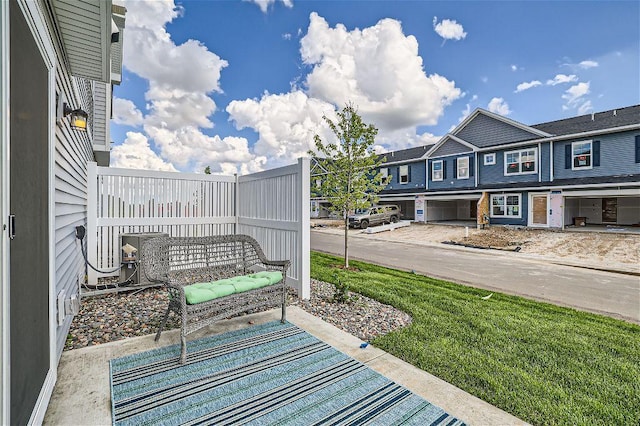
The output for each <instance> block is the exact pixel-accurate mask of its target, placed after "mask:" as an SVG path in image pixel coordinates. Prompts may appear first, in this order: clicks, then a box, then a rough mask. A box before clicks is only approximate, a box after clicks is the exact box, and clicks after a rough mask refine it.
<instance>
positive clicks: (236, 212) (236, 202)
mask: <svg viewBox="0 0 640 426" xmlns="http://www.w3.org/2000/svg"><path fill="white" fill-rule="evenodd" d="M233 177H234V184H233V218H234V222H233V233H234V234H236V235H237V234H238V219H239V218H240V182H239V181H238V173H234V174H233Z"/></svg>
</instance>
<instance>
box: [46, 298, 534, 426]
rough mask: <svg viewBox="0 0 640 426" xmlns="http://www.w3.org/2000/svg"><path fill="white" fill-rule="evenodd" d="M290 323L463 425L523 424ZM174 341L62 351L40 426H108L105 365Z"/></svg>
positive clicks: (234, 324)
mask: <svg viewBox="0 0 640 426" xmlns="http://www.w3.org/2000/svg"><path fill="white" fill-rule="evenodd" d="M277 319H279V312H278V310H277V309H274V310H271V311H267V312H263V313H258V314H252V315H249V316H243V317H237V318H234V319H230V320H225V321H222V322H219V323H218V324H217V325H215V326H214V327H209V328H207V329H204V330H201V331H200V332H198V333H195V334H196V335H195V336H194V337H193V338H199V337H203V336H206V335H213V334H219V333H223V332H227V331H232V330H239V329H243V328H247V327H251V325H250V323H252V324H264V323H267V322H270V321H274V320H277ZM288 321H289V322H291V323H292V324H294V325H296V326H297V327H299V328H301V329H303V330H305V331H306V332H308V333H309V334H311V335H313V336H315V337H317V338H318V339H320V340H322V341H324V342H326V343H327V344H329V345H331V346H333V347H334V348H336V349H338V350H340V351H342V352H343V353H345V354H347V355H348V356H350V357H352V358H354V359H356V360H358V361H360V362H362V363H364V364H365V365H367V366H368V367H370V368H371V369H373V370H374V371H376V372H378V373H380V374H382V375H384V376H386V377H387V378H389V379H391V380H393V381H395V382H396V383H398V384H400V385H402V386H404V387H406V388H407V389H409V390H410V391H412V392H414V393H415V394H416V395H419V396H421V397H423V398H425V399H427V400H428V401H429V402H431V403H433V404H435V405H437V406H439V407H441V408H442V409H444V410H445V411H447V412H448V413H449V414H451V415H453V416H456V417H458V418H460V419H462V420H463V421H465V422H467V424H525V423H524V422H522V421H521V420H519V419H517V418H515V417H513V416H512V415H510V414H508V413H505V412H504V411H502V410H499V409H498V408H495V407H493V406H491V405H490V404H488V403H486V402H484V401H482V400H480V399H478V398H476V397H474V396H472V395H470V394H468V393H466V392H464V391H462V390H460V389H458V388H456V387H454V386H452V385H450V384H448V383H446V382H444V381H443V380H440V379H438V378H437V377H435V376H432V375H430V374H428V373H426V372H424V371H422V370H419V369H417V368H415V367H413V366H411V365H409V364H407V363H405V362H404V361H401V360H399V359H398V358H396V357H394V356H392V355H389V354H388V353H386V352H384V351H382V350H380V349H377V348H374V347H372V346H368V347H367V348H365V349H361V348H360V343H361V341H360V340H359V339H358V338H356V337H354V336H352V335H350V334H348V333H346V332H344V331H342V330H339V329H338V328H336V327H334V326H332V325H330V324H328V323H326V322H324V321H322V320H321V319H319V318H317V317H315V316H313V315H311V314H309V313H307V312H305V311H303V310H302V309H300V308H298V307H295V306H292V307H290V308H289V310H288ZM178 342H179V330H171V331H168V332H165V333H163V335H162V338H161V340H160V342H158V343H156V342H154V341H153V335H148V336H144V337H138V338H130V339H124V340H120V341H116V342H112V343H107V344H103V345H98V346H93V347H88V348H84V349H76V350H72V351H66V352H64V353H63V355H62V357H61V359H60V364H59V367H58V381H57V383H56V386H55V388H54V391H53V395H52V397H51V401H50V404H49V407H48V409H47V412H46V414H45V418H44V424H78V423H80V422H81V423H83V424H109V423H111V396H110V385H109V363H108V361H109V360H110V359H113V358H118V357H122V356H125V355H129V354H135V353H138V352H143V351H146V350H149V349H154V348H157V347H163V346H168V345H171V344H176V343H178Z"/></svg>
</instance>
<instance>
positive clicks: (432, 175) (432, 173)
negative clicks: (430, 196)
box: [431, 160, 444, 182]
mask: <svg viewBox="0 0 640 426" xmlns="http://www.w3.org/2000/svg"><path fill="white" fill-rule="evenodd" d="M436 163H440V179H436V178H435V177H434V174H435V172H436V170H435V168H434V167H433V166H434V165H435V164H436ZM431 180H432V181H433V182H442V181H443V180H444V163H443V161H442V160H434V161H432V162H431Z"/></svg>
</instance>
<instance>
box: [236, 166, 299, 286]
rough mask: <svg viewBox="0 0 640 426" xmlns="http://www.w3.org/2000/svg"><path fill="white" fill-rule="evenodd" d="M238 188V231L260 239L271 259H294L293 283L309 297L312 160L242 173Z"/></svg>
mask: <svg viewBox="0 0 640 426" xmlns="http://www.w3.org/2000/svg"><path fill="white" fill-rule="evenodd" d="M237 188H238V189H237V190H238V192H237V195H238V210H237V211H238V227H237V232H238V234H246V235H250V236H252V237H254V238H255V239H256V240H258V242H260V245H261V246H262V249H263V250H264V252H265V254H266V255H267V257H268V258H270V259H275V260H280V259H291V268H290V271H289V274H290V283H291V284H292V285H294V286H295V287H296V288H298V290H299V294H300V296H301V297H303V298H304V299H308V298H309V296H310V289H309V284H308V283H309V280H308V276H309V268H310V265H309V262H310V260H309V250H310V247H309V228H310V223H309V220H310V216H309V214H310V211H309V192H310V183H309V160H303V159H300V160H299V161H298V164H294V165H292V166H287V167H281V168H279V169H273V170H267V171H264V172H259V173H254V174H251V175H246V176H240V177H238V187H237ZM293 253H299V255H293ZM298 277H300V278H298ZM302 277H306V278H302Z"/></svg>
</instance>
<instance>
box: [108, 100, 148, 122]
mask: <svg viewBox="0 0 640 426" xmlns="http://www.w3.org/2000/svg"><path fill="white" fill-rule="evenodd" d="M112 107H113V121H114V122H115V123H116V124H122V125H124V126H131V127H137V126H140V125H141V124H142V122H143V121H144V120H143V118H142V112H140V110H139V109H138V108H137V107H136V105H135V104H134V103H133V102H131V101H130V100H129V99H121V98H116V97H114V98H113V104H112Z"/></svg>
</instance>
